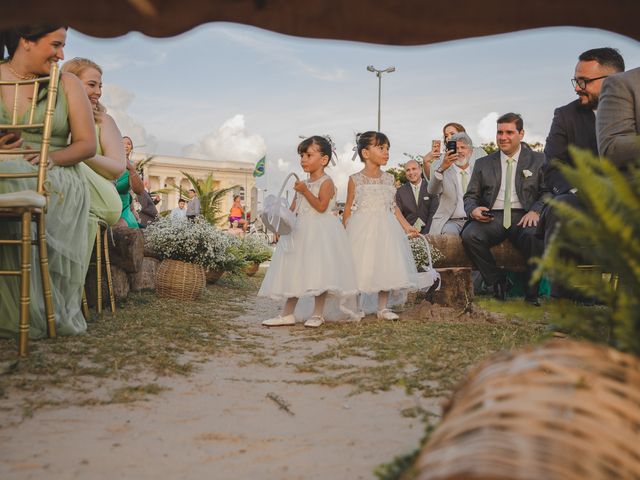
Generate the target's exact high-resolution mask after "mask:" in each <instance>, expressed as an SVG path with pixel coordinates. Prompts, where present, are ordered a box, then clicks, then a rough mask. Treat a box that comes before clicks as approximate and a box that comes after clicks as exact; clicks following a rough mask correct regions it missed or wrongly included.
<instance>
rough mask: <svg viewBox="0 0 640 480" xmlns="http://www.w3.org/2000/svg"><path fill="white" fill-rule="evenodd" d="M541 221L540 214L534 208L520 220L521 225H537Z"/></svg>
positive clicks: (519, 224)
mask: <svg viewBox="0 0 640 480" xmlns="http://www.w3.org/2000/svg"><path fill="white" fill-rule="evenodd" d="M539 221H540V214H539V213H538V212H534V211H533V210H531V211H529V212H527V213H526V214H525V216H524V217H522V218H521V219H520V221H519V222H518V226H519V227H524V228H526V227H535V226H537V225H538V222H539Z"/></svg>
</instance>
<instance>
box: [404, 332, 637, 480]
mask: <svg viewBox="0 0 640 480" xmlns="http://www.w3.org/2000/svg"><path fill="white" fill-rule="evenodd" d="M413 471H414V473H415V477H412V478H416V479H420V480H427V479H428V480H445V479H446V480H453V479H456V480H460V479H467V480H480V479H482V480H506V479H510V480H516V479H517V480H524V479H527V480H529V479H530V480H542V479H544V480H554V479H558V480H559V479H562V480H588V479H593V480H595V479H598V480H600V479H639V478H640V360H639V359H638V358H636V357H633V356H630V355H627V354H623V353H620V352H618V351H616V350H613V349H610V348H606V347H603V346H597V345H593V344H589V343H578V342H569V341H562V340H557V341H552V342H549V343H547V344H545V345H544V346H542V347H539V348H535V349H528V350H524V351H519V352H514V353H505V354H500V355H498V356H496V357H493V358H492V359H490V360H489V361H487V362H485V363H484V364H482V365H481V366H479V367H478V368H476V369H474V370H473V371H472V372H471V374H470V375H469V377H468V379H467V380H466V381H465V382H464V384H463V385H462V386H461V387H460V388H459V389H458V391H457V392H456V393H455V394H454V396H453V398H452V399H451V401H450V403H449V405H448V406H447V407H446V408H445V414H444V416H443V420H442V423H441V424H440V425H439V426H438V428H437V429H436V431H435V432H434V433H433V435H432V436H431V438H430V439H429V441H428V443H427V444H426V445H425V447H424V448H423V450H422V452H421V453H420V455H419V457H418V460H417V461H416V463H415V465H414V470H413Z"/></svg>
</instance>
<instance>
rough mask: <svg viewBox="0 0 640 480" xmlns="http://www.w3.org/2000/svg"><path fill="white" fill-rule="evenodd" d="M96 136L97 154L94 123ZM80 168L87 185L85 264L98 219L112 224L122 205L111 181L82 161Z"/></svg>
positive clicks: (98, 131) (99, 148) (98, 137)
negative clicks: (87, 219)
mask: <svg viewBox="0 0 640 480" xmlns="http://www.w3.org/2000/svg"><path fill="white" fill-rule="evenodd" d="M96 137H97V139H98V148H97V151H96V154H97V155H102V147H101V146H100V127H99V126H98V125H96ZM80 168H81V170H82V172H83V174H84V176H85V179H86V181H87V186H88V187H89V196H90V197H91V200H90V202H89V226H88V229H87V253H86V262H87V264H88V263H89V261H90V260H91V253H92V251H93V246H94V244H95V241H96V233H97V232H98V220H103V221H104V222H105V223H106V224H107V225H114V224H115V223H116V222H117V221H118V219H119V218H120V211H121V208H122V205H121V203H120V196H119V195H118V192H117V190H116V187H115V186H114V184H113V182H112V181H110V180H107V179H106V178H104V177H103V176H102V175H100V174H99V173H97V172H95V171H94V170H93V169H92V168H91V167H90V166H89V165H87V164H86V163H84V162H82V163H80Z"/></svg>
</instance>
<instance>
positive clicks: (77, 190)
mask: <svg viewBox="0 0 640 480" xmlns="http://www.w3.org/2000/svg"><path fill="white" fill-rule="evenodd" d="M59 85H60V89H59V91H58V97H57V101H56V107H55V112H54V115H53V129H52V136H51V149H52V150H58V149H61V148H64V147H66V146H67V139H68V138H69V131H70V128H69V121H68V105H67V98H66V94H65V91H64V84H63V83H62V82H60V84H59ZM46 93H47V92H46V89H42V91H41V92H40V95H39V99H38V103H37V106H36V113H35V118H36V119H38V121H42V118H43V116H44V109H45V106H46ZM27 114H28V112H27V113H25V115H27ZM10 118H11V117H10V113H9V112H7V109H6V106H5V104H4V100H3V101H1V102H0V122H2V123H10ZM23 138H24V140H25V144H27V145H30V146H31V147H32V148H35V149H37V148H39V143H40V141H41V138H42V136H41V134H40V132H29V131H25V132H23ZM0 169H1V170H2V171H3V172H9V171H35V170H36V167H35V166H33V165H31V164H30V163H28V162H26V161H25V160H24V159H23V158H15V159H11V160H6V161H1V159H0ZM35 188H36V180H35V179H34V178H26V179H16V180H2V181H0V193H5V192H10V191H19V190H27V189H33V190H35ZM47 190H48V192H49V195H50V196H49V202H48V207H47V215H46V235H47V254H48V257H49V273H50V277H51V293H52V296H53V306H54V312H55V318H56V327H57V333H58V334H60V335H74V334H78V333H82V332H84V331H85V330H86V328H87V324H86V322H85V319H84V317H83V315H82V311H81V308H80V306H81V299H82V288H83V285H84V279H85V275H86V273H87V261H86V252H87V248H88V245H87V238H88V235H87V226H88V223H89V222H88V219H89V201H90V194H89V188H88V186H87V181H86V177H85V174H84V172H83V168H82V167H81V164H76V165H74V166H71V167H60V166H55V167H53V168H51V169H49V170H48V171H47ZM33 230H34V231H33V235H34V238H35V228H34V229H33ZM0 235H2V236H3V237H5V238H7V237H13V238H16V239H17V238H18V228H17V225H16V224H15V223H14V222H1V223H0ZM32 260H33V261H32V263H31V282H30V294H31V303H30V306H29V315H30V316H29V320H30V329H29V337H30V338H42V337H44V336H46V334H47V328H46V318H45V313H44V301H43V295H42V283H41V281H40V266H39V262H38V255H37V250H36V248H35V247H34V248H33V249H32ZM18 262H19V255H18V250H17V249H16V248H11V247H7V246H3V247H2V248H0V268H3V269H4V268H7V269H8V268H12V269H14V268H17V267H18ZM18 298H19V278H18V277H6V276H2V277H0V336H1V337H16V336H17V334H18V322H19V314H18V301H17V300H18Z"/></svg>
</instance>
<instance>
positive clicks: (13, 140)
mask: <svg viewBox="0 0 640 480" xmlns="http://www.w3.org/2000/svg"><path fill="white" fill-rule="evenodd" d="M22 141H23V140H22V138H20V135H16V134H15V133H13V132H6V131H5V132H4V133H2V134H0V149H2V150H13V149H14V148H20V145H22Z"/></svg>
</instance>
